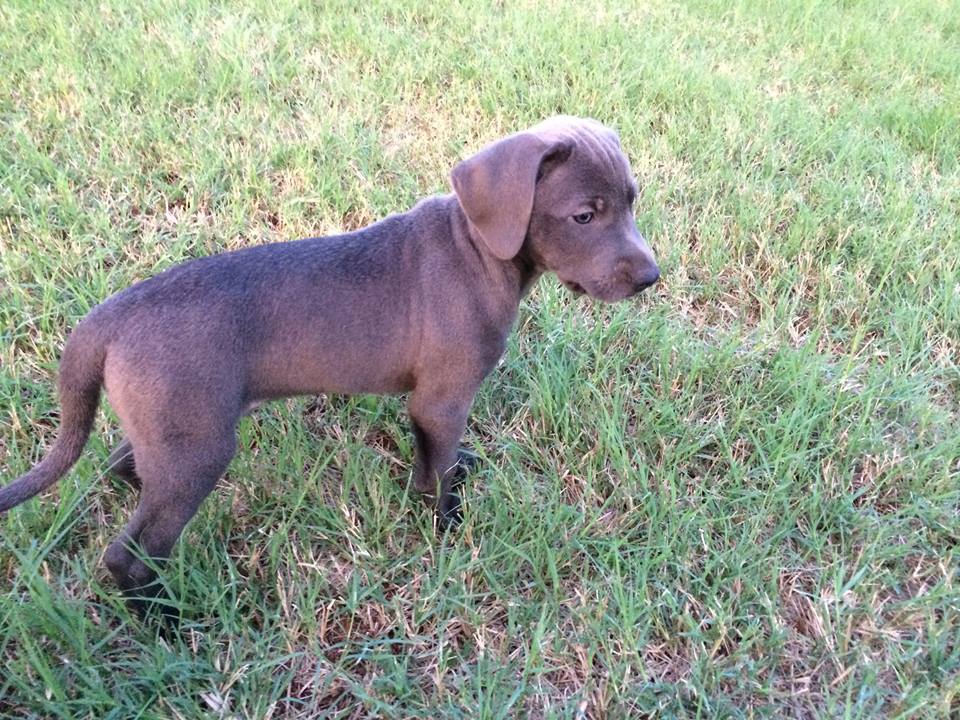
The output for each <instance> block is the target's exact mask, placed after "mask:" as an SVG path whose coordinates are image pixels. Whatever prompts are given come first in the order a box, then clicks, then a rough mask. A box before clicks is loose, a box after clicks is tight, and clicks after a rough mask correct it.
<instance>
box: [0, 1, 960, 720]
mask: <svg viewBox="0 0 960 720" xmlns="http://www.w3.org/2000/svg"><path fill="white" fill-rule="evenodd" d="M634 5H636V6H638V9H631V7H632V6H634ZM957 68H960V4H958V3H957V2H956V1H955V0H929V1H928V0H920V1H918V2H912V3H901V2H893V1H890V2H884V1H881V0H878V1H877V2H852V1H849V2H842V1H839V0H838V1H837V2H776V3H761V2H748V1H746V0H743V1H741V2H733V3H729V2H719V1H718V0H713V1H709V0H696V1H692V2H689V3H659V2H657V3H652V4H647V3H630V2H627V3H623V2H619V3H614V2H610V3H607V7H606V8H597V7H594V6H593V4H592V3H577V4H574V3H564V2H551V3H543V4H540V3H533V2H526V3H524V2H519V3H514V2H504V3H492V4H491V3H481V2H466V3H457V4H456V6H455V7H450V6H447V3H442V2H435V1H434V2H425V1H424V2H417V1H415V0H410V1H409V2H403V3H401V2H395V3H390V2H378V1H376V0H375V1H374V2H365V3H355V2H322V3H309V2H297V1H296V0H271V1H270V2H256V3H243V4H240V3H209V4H208V3H202V2H198V1H196V0H189V1H188V2H182V3H181V2H171V1H169V0H159V1H158V2H152V3H149V4H140V3H127V2H121V1H119V0H117V1H110V0H108V1H107V2H97V3H87V4H81V3H58V2H28V1H27V0H7V1H6V2H4V3H3V4H2V5H0V477H2V482H4V483H6V482H9V481H10V480H11V479H13V478H14V477H15V476H16V475H18V474H19V473H21V472H23V471H25V470H26V469H27V468H28V467H29V466H30V465H31V463H33V462H34V461H35V460H36V459H37V458H38V457H40V455H41V454H42V452H43V449H44V448H45V447H48V446H49V444H50V442H51V441H52V439H53V437H54V433H55V429H56V425H57V405H56V398H55V393H54V377H55V368H56V361H57V357H58V354H59V350H60V348H61V347H62V344H63V341H64V338H65V337H66V335H67V333H68V332H69V329H70V328H71V327H72V326H73V325H74V324H75V323H76V322H77V321H78V320H79V319H80V318H81V317H82V316H83V315H84V314H85V313H86V312H87V311H89V310H90V308H91V307H93V306H94V305H95V304H96V303H98V302H99V301H100V300H102V299H104V298H106V297H107V296H108V295H110V294H111V293H113V292H115V291H117V290H120V289H122V288H123V287H126V286H127V285H129V284H130V283H132V282H134V281H136V280H138V279H141V278H144V277H147V276H150V275H152V274H154V273H156V272H158V271H160V270H162V269H164V268H166V267H169V266H170V265H172V264H174V263H176V262H178V261H181V260H183V259H185V258H189V257H194V256H199V255H205V254H209V253H213V252H217V251H219V250H223V249H228V248H237V247H242V246H247V245H253V244H257V243H262V242H268V241H276V240H281V239H288V238H294V237H302V236H309V235H319V234H324V233H329V232H334V231H336V230H339V229H344V228H348V229H349V228H355V227H359V226H361V225H364V224H367V223H369V222H371V221H373V220H375V219H377V218H380V217H383V216H384V215H386V214H388V213H391V212H396V211H400V210H405V209H407V208H408V207H410V206H411V205H412V204H413V203H414V202H415V201H416V199H418V198H419V197H421V196H423V195H425V194H428V193H432V192H445V191H446V188H447V187H448V184H447V182H448V181H447V173H448V171H449V169H450V168H451V167H452V165H453V164H454V163H455V162H456V161H457V160H458V159H460V158H462V157H464V156H466V155H468V154H469V153H470V152H472V151H474V150H475V149H477V148H479V147H480V146H481V145H482V144H483V143H485V142H487V141H490V140H492V139H494V138H496V137H498V136H501V135H503V134H505V133H507V132H511V131H514V130H516V129H520V128H523V127H525V126H528V125H530V124H533V123H534V122H536V121H538V120H540V119H541V118H543V117H544V116H547V115H551V114H553V113H556V112H559V111H562V112H566V113H571V114H579V115H589V116H594V117H597V118H599V119H601V120H602V121H604V122H607V123H609V124H611V125H614V126H616V127H617V128H618V129H619V130H620V133H621V138H622V142H623V145H624V147H625V148H626V150H627V152H628V154H629V155H630V157H631V159H632V162H633V165H634V168H635V170H636V173H637V175H638V177H639V179H640V183H641V198H640V201H639V202H638V222H639V224H640V226H641V227H642V229H643V230H644V231H645V234H646V235H647V236H648V237H649V238H650V240H651V244H652V246H653V247H654V250H655V252H656V253H657V256H658V258H659V260H660V262H661V266H662V269H663V275H664V279H663V282H662V283H661V284H660V285H659V286H658V287H657V288H656V289H655V290H654V291H651V292H649V293H648V294H647V295H646V296H645V297H643V298H641V299H640V300H638V301H635V302H631V303H628V304H621V305H616V306H601V305H599V304H596V303H593V302H590V301H589V300H577V299H575V298H573V297H571V296H570V295H569V294H567V293H566V292H565V291H563V290H562V289H561V288H560V287H558V284H557V283H556V281H555V280H554V279H553V278H551V277H548V278H545V279H544V280H543V281H541V283H540V284H539V285H538V286H537V288H536V289H535V290H534V291H533V293H532V294H531V295H530V297H529V298H528V299H527V300H526V301H525V303H524V305H523V306H522V308H521V312H520V320H519V322H518V328H517V333H516V335H515V336H514V338H513V339H512V341H511V344H510V347H509V350H508V352H507V354H506V356H505V358H504V361H503V363H502V364H501V366H500V367H499V368H498V369H497V370H496V371H495V372H494V373H493V374H492V375H491V376H490V377H489V378H488V380H487V381H486V383H485V384H484V386H483V389H482V391H481V394H480V396H479V397H478V399H477V403H476V405H475V408H474V412H473V415H472V421H471V425H470V428H469V431H468V435H467V442H468V444H469V445H471V446H472V447H473V448H474V449H476V451H477V452H478V453H479V454H480V455H481V457H482V459H483V463H482V465H481V468H480V469H479V470H478V472H477V473H476V474H475V475H473V476H472V478H471V480H470V482H469V484H468V492H469V494H470V500H469V505H468V508H467V513H466V521H465V523H464V525H463V527H462V529H461V530H460V532H459V533H457V534H454V535H451V536H448V537H446V538H445V539H437V538H436V537H435V535H434V532H433V529H432V527H431V517H430V514H429V513H428V512H427V511H426V510H425V509H424V508H423V507H422V506H421V504H420V502H419V501H418V500H417V498H416V497H413V496H410V495H408V494H407V492H406V490H405V482H406V479H407V477H408V473H409V469H410V461H411V444H410V443H411V441H410V437H409V434H408V432H407V423H406V419H405V410H404V405H403V402H402V399H400V398H367V397H363V398H352V399H345V398H334V397H324V398H320V399H319V400H317V399H313V398H305V399H297V400H291V401H287V402H281V403H275V404H273V405H271V406H268V407H266V408H264V409H262V410H261V411H259V412H258V413H256V414H255V415H254V416H252V417H250V418H248V419H246V420H244V421H243V423H242V426H241V429H240V448H241V449H240V452H239V453H238V455H237V458H236V459H235V460H234V462H233V464H232V465H231V467H230V469H229V471H228V474H227V478H226V479H225V481H224V482H223V483H222V485H221V488H220V489H219V490H218V491H217V493H216V496H215V498H214V499H212V500H211V501H208V503H207V504H205V505H204V507H203V509H202V510H201V512H200V514H199V516H198V518H197V519H196V520H195V521H194V522H193V523H191V525H190V526H189V527H188V529H187V531H186V533H185V535H184V538H183V542H181V543H180V544H179V545H178V547H177V550H176V553H175V556H174V558H173V560H172V562H171V563H170V566H169V568H168V569H167V573H166V577H167V580H168V582H169V584H170V586H171V588H172V589H173V591H174V592H175V594H176V595H177V597H178V598H179V599H180V600H179V602H181V603H182V605H183V608H184V611H185V612H186V613H187V615H188V616H189V617H190V618H192V620H191V621H190V622H188V623H187V625H186V630H185V632H184V634H183V637H182V638H181V639H177V640H171V641H170V642H165V641H163V640H160V639H158V638H157V635H156V630H155V629H153V628H151V627H149V626H144V625H143V624H141V623H139V622H138V621H136V620H135V619H132V618H131V617H130V615H129V614H128V612H127V610H126V609H125V607H124V605H123V603H122V602H121V600H120V599H119V597H118V594H117V592H116V590H115V588H114V586H113V585H112V583H111V582H110V579H109V577H108V574H107V573H105V571H104V570H103V569H102V566H101V564H100V559H101V555H102V553H103V550H104V549H105V548H106V545H107V543H108V542H109V540H110V539H111V537H112V536H113V535H115V534H116V533H117V532H118V531H119V528H120V527H121V525H122V524H123V522H124V519H125V518H126V516H127V515H128V514H129V512H130V510H131V508H132V506H133V504H134V502H135V498H134V497H133V496H132V494H131V493H129V492H128V491H127V490H125V489H124V488H123V487H122V486H121V485H120V484H119V483H116V482H114V481H112V480H109V479H105V477H104V471H105V466H106V462H105V461H106V453H107V450H108V446H109V445H110V444H112V443H113V442H115V441H116V439H117V437H118V430H117V428H116V425H115V424H114V423H113V421H112V418H111V416H110V414H109V411H107V412H106V413H105V414H103V415H101V418H100V420H99V421H98V425H97V427H96V430H95V433H94V435H93V436H92V438H91V441H90V443H89V445H88V448H87V452H86V453H85V454H84V456H83V459H82V460H81V461H80V462H79V463H78V465H77V466H76V467H75V468H74V470H73V471H72V472H71V473H70V474H69V475H68V476H67V477H66V478H65V479H64V480H63V481H62V482H61V483H60V484H59V486H58V487H57V488H56V489H53V490H51V491H50V492H49V493H45V494H44V495H42V496H41V497H40V498H39V499H37V500H33V501H31V502H29V503H26V504H24V505H23V506H21V507H19V508H17V509H15V510H13V511H11V512H10V513H8V514H6V515H5V516H4V517H2V518H0V533H2V535H0V665H2V667H3V671H2V672H0V715H3V716H13V717H20V716H25V717H37V718H49V717H64V718H86V717H89V718H131V717H143V718H154V717H156V718H194V717H201V716H204V717H230V718H245V717H258V718H260V717H264V718H266V717H272V718H305V717H343V718H361V717H371V718H374V717H385V718H386V717H396V718H409V717H423V718H435V717H451V718H455V717H462V718H523V717H533V718H581V717H583V718H626V717H644V716H649V717H680V718H682V717H690V718H693V717H699V718H705V717H723V718H738V717H775V718H780V717H824V718H833V717H837V718H840V717H843V718H876V717H890V718H905V719H906V718H946V717H949V716H951V715H954V716H955V715H956V714H957V713H960V587H958V585H960V576H958V551H957V549H956V547H957V544H958V542H960V517H958V512H960V509H958V508H960V431H958V427H960V401H958V398H960V367H958V358H960V168H958V159H957V158H958V156H960V79H958V72H957Z"/></svg>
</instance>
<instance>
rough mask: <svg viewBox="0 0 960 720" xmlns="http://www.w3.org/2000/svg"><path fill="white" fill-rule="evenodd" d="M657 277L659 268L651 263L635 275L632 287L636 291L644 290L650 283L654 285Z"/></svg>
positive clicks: (658, 276)
mask: <svg viewBox="0 0 960 720" xmlns="http://www.w3.org/2000/svg"><path fill="white" fill-rule="evenodd" d="M659 279H660V268H658V267H657V266H656V265H651V266H649V267H648V268H645V269H644V270H643V272H641V273H640V274H639V275H638V276H637V278H636V279H635V280H634V283H633V289H634V290H635V291H636V292H640V291H641V290H646V289H647V288H648V287H650V286H651V285H654V284H655V283H656V282H657V280H659Z"/></svg>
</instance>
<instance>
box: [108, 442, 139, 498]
mask: <svg viewBox="0 0 960 720" xmlns="http://www.w3.org/2000/svg"><path fill="white" fill-rule="evenodd" d="M107 470H108V471H109V472H111V473H113V474H114V475H116V476H117V477H118V478H120V479H121V480H123V481H124V482H125V483H127V485H129V486H130V487H132V488H133V489H134V490H139V489H140V486H141V484H142V483H141V482H140V476H139V475H137V468H136V466H135V465H134V461H133V445H132V444H131V442H130V440H128V439H127V438H124V439H123V440H121V441H120V442H119V443H118V444H117V446H116V447H115V448H114V449H113V450H112V451H111V452H110V457H108V458H107Z"/></svg>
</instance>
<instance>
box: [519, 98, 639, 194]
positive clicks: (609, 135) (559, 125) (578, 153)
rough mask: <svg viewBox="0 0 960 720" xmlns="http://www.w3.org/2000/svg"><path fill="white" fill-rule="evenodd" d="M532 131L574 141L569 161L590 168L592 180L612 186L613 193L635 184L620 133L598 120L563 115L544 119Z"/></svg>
mask: <svg viewBox="0 0 960 720" xmlns="http://www.w3.org/2000/svg"><path fill="white" fill-rule="evenodd" d="M530 131H531V132H535V133H538V134H540V135H542V136H543V137H545V138H547V139H550V140H553V139H556V140H572V141H573V143H574V149H573V152H572V153H571V155H570V160H569V162H571V163H572V164H574V165H579V166H581V167H583V169H589V170H590V171H591V172H590V173H589V174H590V175H592V176H593V178H592V179H594V180H595V181H598V182H600V183H601V184H604V185H610V189H611V190H618V189H620V188H629V187H632V186H633V185H634V179H633V173H632V172H631V170H630V163H629V161H628V160H627V157H626V155H624V153H623V150H621V149H620V140H619V139H618V138H617V134H616V133H615V132H614V131H613V130H611V129H610V128H608V127H605V126H604V125H601V124H600V123H598V122H597V121H595V120H588V119H583V118H574V117H568V116H563V115H561V116H558V117H553V118H550V119H548V120H544V121H543V122H542V123H540V124H539V125H535V126H534V127H532V128H530Z"/></svg>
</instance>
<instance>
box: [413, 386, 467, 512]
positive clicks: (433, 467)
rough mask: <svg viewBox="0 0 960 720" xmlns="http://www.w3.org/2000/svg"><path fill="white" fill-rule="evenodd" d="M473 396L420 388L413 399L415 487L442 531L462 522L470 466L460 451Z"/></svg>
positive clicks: (459, 391)
mask: <svg viewBox="0 0 960 720" xmlns="http://www.w3.org/2000/svg"><path fill="white" fill-rule="evenodd" d="M473 395H474V393H473V392H469V393H464V392H463V388H457V389H455V390H446V391H445V390H444V389H443V388H441V387H437V386H426V387H417V389H416V390H415V391H414V393H413V395H412V396H411V398H410V405H409V411H410V420H411V421H412V423H413V433H414V436H415V439H416V447H415V456H414V467H413V486H414V488H416V489H417V491H419V492H421V493H423V495H424V498H425V499H426V500H427V502H428V503H430V504H431V505H433V507H434V509H435V510H436V513H437V521H438V522H439V524H440V527H441V529H443V528H445V527H447V526H448V525H450V524H456V523H458V522H459V521H460V497H459V495H458V485H459V484H460V483H461V482H462V480H463V476H464V474H465V472H466V470H467V468H468V465H469V464H472V463H466V462H462V460H463V458H462V457H461V453H460V451H459V448H458V443H459V442H460V438H461V437H463V431H464V429H465V428H466V426H467V415H468V413H469V411H470V406H471V405H472V404H473Z"/></svg>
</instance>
